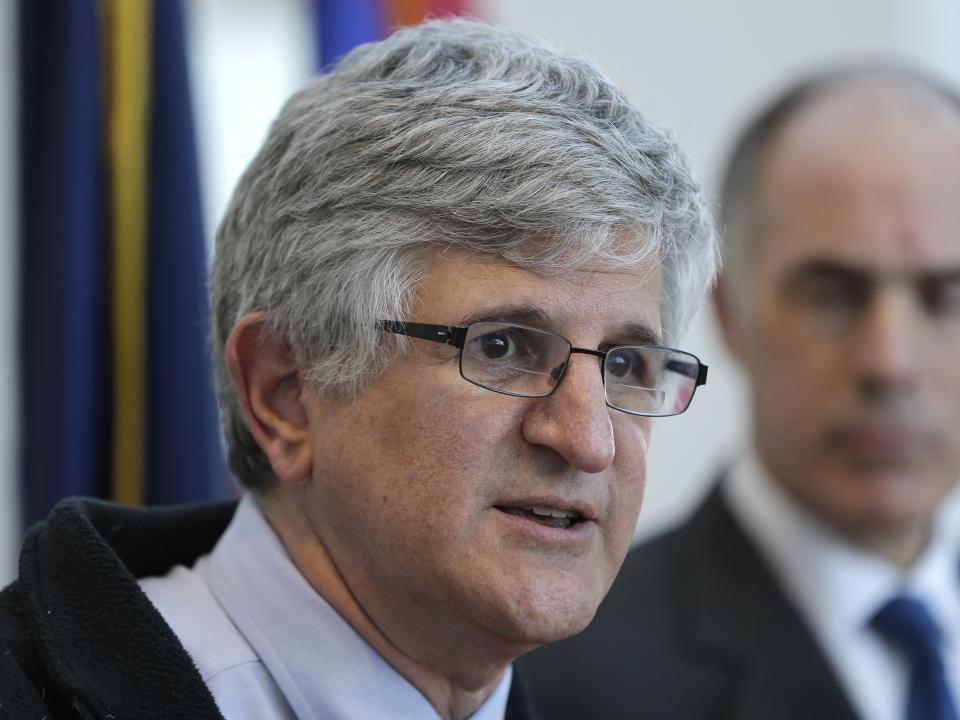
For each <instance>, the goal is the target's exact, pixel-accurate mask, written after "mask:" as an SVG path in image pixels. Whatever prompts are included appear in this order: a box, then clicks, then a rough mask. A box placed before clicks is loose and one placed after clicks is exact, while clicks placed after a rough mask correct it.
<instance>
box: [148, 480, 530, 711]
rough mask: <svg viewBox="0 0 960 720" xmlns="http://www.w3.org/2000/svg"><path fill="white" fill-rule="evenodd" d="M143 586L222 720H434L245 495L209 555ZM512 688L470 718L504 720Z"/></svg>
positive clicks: (499, 690) (507, 678)
mask: <svg viewBox="0 0 960 720" xmlns="http://www.w3.org/2000/svg"><path fill="white" fill-rule="evenodd" d="M140 587H141V588H142V589H143V590H144V592H145V593H146V594H147V597H149V598H150V600H151V602H153V604H154V605H155V606H156V608H157V609H158V610H159V611H160V614H161V615H163V617H164V619H165V620H166V621H167V624H168V625H170V627H171V628H172V629H173V631H174V633H175V634H176V635H177V637H178V638H179V639H180V642H181V643H182V644H183V646H184V647H185V648H186V650H187V652H188V653H189V654H190V656H191V657H192V658H193V661H194V663H195V664H196V666H197V669H198V670H199V671H200V675H201V676H202V677H203V680H204V682H205V683H206V684H207V687H208V688H210V692H211V693H212V694H213V698H214V700H216V702H217V705H218V706H219V708H220V711H221V713H222V714H223V716H224V717H225V718H226V719H227V720H281V719H282V720H290V719H293V718H298V719H299V720H308V719H311V718H315V719H316V720H321V719H322V720H327V719H328V718H329V719H331V720H340V719H344V720H345V719H347V718H350V719H353V718H363V719H367V718H370V719H377V718H398V719H399V718H403V719H404V720H407V719H410V720H419V719H420V718H423V719H425V720H436V719H437V718H438V717H439V715H438V714H437V712H436V710H434V709H433V706H432V705H430V703H429V702H428V701H427V699H426V698H425V697H424V696H423V695H422V694H421V693H420V691H419V690H417V689H416V688H415V687H414V686H413V685H411V684H410V683H409V682H408V681H407V680H406V679H405V678H404V677H403V676H401V675H400V674H399V673H398V672H397V671H396V670H394V669H393V667H392V666H391V665H389V664H388V663H387V662H386V661H385V660H384V659H383V658H382V657H380V655H378V654H377V652H376V651H375V650H374V649H373V648H372V647H370V645H368V644H367V642H366V641H365V640H364V639H363V638H362V637H361V636H360V635H358V634H357V632H356V631H355V630H354V629H353V627H352V626H351V625H350V624H349V623H347V622H346V621H345V620H344V619H343V618H342V617H341V616H340V615H339V614H338V613H337V612H336V611H335V610H334V609H333V608H332V607H331V606H330V605H329V604H328V603H327V601H326V600H324V598H323V597H322V596H321V595H319V594H318V593H317V592H316V591H315V590H314V589H313V588H312V587H311V586H310V585H309V584H308V583H307V581H306V580H305V579H304V578H303V576H302V575H301V574H300V572H299V571H298V570H297V568H296V566H295V565H294V564H293V562H292V561H291V560H290V558H289V556H288V555H287V553H286V551H285V549H284V548H283V546H282V545H281V543H280V541H279V540H278V539H277V537H276V535H275V534H274V532H273V530H272V529H271V528H270V526H269V525H268V524H267V522H266V520H265V519H264V517H263V515H262V513H261V512H260V509H259V508H258V506H257V504H256V503H255V502H254V501H253V499H252V498H251V497H249V496H248V497H246V498H244V499H243V500H242V501H241V502H240V506H239V507H238V508H237V512H236V515H235V516H234V518H233V520H232V521H231V523H230V526H229V527H228V528H227V530H226V532H225V533H224V534H223V536H222V537H221V538H220V540H219V541H218V543H217V545H216V547H215V548H214V550H213V552H212V553H211V554H210V555H207V556H204V557H201V558H200V559H198V560H197V561H196V563H195V564H194V565H193V567H191V568H187V567H184V566H177V567H175V568H173V569H172V570H171V571H170V572H169V573H168V574H167V575H165V576H163V577H154V578H145V579H142V580H141V581H140ZM511 681H512V669H508V670H507V672H505V673H504V677H503V678H502V680H501V681H500V683H499V684H498V685H497V687H496V689H495V690H494V692H493V693H492V694H491V695H490V697H488V698H487V699H486V701H485V702H484V703H483V705H481V707H480V708H479V709H478V710H477V712H476V713H474V714H473V715H472V716H471V717H472V719H473V720H502V718H503V717H504V713H505V711H506V705H507V696H508V695H509V692H510V683H511Z"/></svg>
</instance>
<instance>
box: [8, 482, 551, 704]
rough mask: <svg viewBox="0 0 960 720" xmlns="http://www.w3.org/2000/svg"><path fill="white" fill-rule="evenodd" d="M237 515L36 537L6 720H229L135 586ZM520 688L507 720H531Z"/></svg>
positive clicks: (20, 609) (117, 518) (197, 508)
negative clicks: (181, 719)
mask: <svg viewBox="0 0 960 720" xmlns="http://www.w3.org/2000/svg"><path fill="white" fill-rule="evenodd" d="M234 508H235V504H233V503H221V504H214V505H209V504H208V505H194V506H187V507H179V508H168V509H156V508H154V509H137V508H128V507H122V506H120V505H113V504H111V503H105V502H100V501H97V500H82V499H72V500H66V501H64V502H62V503H60V504H59V505H58V506H57V507H56V508H54V510H53V512H51V513H50V516H49V517H48V518H47V519H46V520H45V521H44V522H42V523H39V524H37V525H35V526H34V527H33V528H31V529H30V531H29V533H28V534H27V537H26V540H25V541H24V544H23V549H22V551H21V553H20V577H19V579H18V580H17V581H16V582H14V583H13V584H12V585H10V586H8V587H7V588H6V589H4V590H3V592H0V720H27V719H31V720H32V719H36V720H40V718H47V720H56V719H59V718H82V719H84V720H107V719H112V720H151V718H156V719H157V720H170V719H171V718H178V719H179V718H189V719H190V720H222V716H221V714H220V712H219V710H218V708H217V706H216V704H215V703H214V701H213V697H212V696H211V695H210V692H209V691H208V690H207V687H206V685H204V683H203V680H202V679H201V677H200V674H199V673H198V672H197V670H196V668H195V667H194V665H193V662H192V661H191V659H190V657H189V656H188V655H187V653H186V651H185V650H184V649H183V646H182V645H181V644H180V641H179V640H178V639H177V637H176V636H175V635H174V633H173V631H172V630H170V628H169V627H168V626H167V624H166V623H165V622H164V620H163V618H162V617H161V616H160V614H159V613H158V612H157V611H156V610H155V609H154V607H153V605H152V604H151V603H150V601H149V600H148V599H147V597H146V595H144V594H143V592H142V591H141V590H140V587H139V585H138V584H137V580H136V578H138V577H144V576H149V575H160V574H164V573H166V572H167V571H168V570H169V569H170V568H172V567H173V566H175V565H177V564H184V565H192V564H193V562H194V561H195V560H196V558H197V557H198V556H200V555H203V554H205V553H208V552H210V551H211V550H212V549H213V546H214V545H215V543H216V541H217V539H218V538H219V537H220V535H221V534H222V533H223V531H224V530H225V529H226V527H227V525H228V523H229V522H230V519H231V517H232V516H233V511H234ZM514 677H515V680H514V683H513V685H512V687H511V688H510V697H509V700H508V703H507V712H506V718H507V720H529V719H530V718H532V713H531V711H530V710H529V708H528V704H527V697H526V695H525V693H524V689H523V686H522V684H521V682H520V680H519V673H518V674H515V676H514Z"/></svg>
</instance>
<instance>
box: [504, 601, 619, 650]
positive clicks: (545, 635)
mask: <svg viewBox="0 0 960 720" xmlns="http://www.w3.org/2000/svg"><path fill="white" fill-rule="evenodd" d="M568 600H572V598H570V599H568ZM599 605H600V602H599V600H597V601H581V602H558V603H556V604H551V605H549V606H541V607H536V608H528V609H527V611H525V612H523V613H522V614H520V615H518V616H514V617H512V618H511V625H512V628H511V631H510V635H511V636H512V637H514V638H515V639H516V640H517V641H518V642H519V643H520V644H522V645H524V646H527V649H528V650H532V649H533V648H535V647H539V646H540V645H547V644H549V643H554V642H558V641H560V640H564V639H565V638H568V637H572V636H573V635H576V634H577V633H579V632H582V631H583V630H585V629H586V628H587V626H588V625H589V624H590V621H591V620H593V616H594V615H596V612H597V608H598V607H599Z"/></svg>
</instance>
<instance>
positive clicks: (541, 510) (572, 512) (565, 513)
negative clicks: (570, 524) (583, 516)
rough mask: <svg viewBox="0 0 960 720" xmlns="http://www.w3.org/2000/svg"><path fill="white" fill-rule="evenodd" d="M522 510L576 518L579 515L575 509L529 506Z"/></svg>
mask: <svg viewBox="0 0 960 720" xmlns="http://www.w3.org/2000/svg"><path fill="white" fill-rule="evenodd" d="M524 510H526V511H528V512H532V513H533V514H534V515H542V516H543V517H555V518H576V517H578V516H579V513H578V512H576V511H575V510H560V509H559V508H549V507H529V508H524Z"/></svg>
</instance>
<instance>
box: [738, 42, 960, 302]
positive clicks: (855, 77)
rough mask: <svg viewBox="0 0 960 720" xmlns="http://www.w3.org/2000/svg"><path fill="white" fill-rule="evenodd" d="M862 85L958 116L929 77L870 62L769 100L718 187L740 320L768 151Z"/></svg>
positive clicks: (959, 102) (819, 76)
mask: <svg viewBox="0 0 960 720" xmlns="http://www.w3.org/2000/svg"><path fill="white" fill-rule="evenodd" d="M864 81H879V82H882V83H884V84H889V85H890V86H891V87H894V88H898V89H900V90H902V91H903V93H904V96H905V99H906V101H908V102H918V97H917V94H918V93H920V94H922V95H923V96H925V98H929V97H930V96H934V97H937V98H939V99H941V100H945V101H946V102H947V104H949V105H952V106H953V107H954V108H956V109H957V110H960V93H958V92H957V90H956V89H955V88H953V87H951V86H950V85H949V84H948V83H947V82H946V81H944V80H942V79H941V78H939V77H937V76H935V75H933V74H932V73H931V72H930V71H928V70H925V69H921V68H919V67H914V66H912V65H906V64H901V63H897V62H891V61H888V60H876V61H869V62H857V63H852V64H850V65H844V66H839V67H835V68H831V69H828V70H825V71H821V72H818V73H814V74H811V75H808V76H806V77H804V78H802V79H800V80H798V81H797V82H795V83H794V84H792V85H791V86H790V87H788V88H787V89H786V90H784V91H782V92H781V93H780V94H779V95H777V96H776V97H775V98H773V99H772V100H771V101H770V102H769V103H768V104H767V105H766V106H765V107H764V108H762V109H761V111H760V112H759V113H757V114H756V115H755V116H754V118H753V119H752V120H751V121H750V122H749V123H748V124H747V125H746V127H745V128H744V129H743V130H742V132H741V133H740V136H739V138H738V139H737V141H736V142H735V143H734V144H733V150H732V151H731V153H730V156H729V158H728V160H727V163H726V168H725V170H724V173H723V178H722V181H721V183H720V217H719V220H720V227H721V228H722V234H723V266H724V272H725V274H727V275H729V276H730V280H731V282H729V283H727V284H728V285H731V286H733V287H732V288H731V290H732V293H731V298H730V299H731V300H732V301H733V303H732V308H733V309H734V310H735V311H737V314H739V315H742V311H743V309H744V304H745V303H746V288H747V286H748V282H747V280H748V273H749V270H750V266H751V259H752V253H753V250H754V249H755V247H756V245H757V243H758V241H759V236H760V235H761V231H760V221H759V217H760V212H759V207H758V206H759V191H760V188H761V187H762V185H763V179H764V178H763V172H764V168H765V163H766V159H767V157H768V155H769V152H770V148H771V147H772V146H773V144H774V143H775V142H776V140H777V138H779V137H780V133H781V131H782V130H783V128H784V127H785V126H786V125H787V122H788V121H789V120H790V119H791V118H793V117H795V116H796V115H797V114H798V113H800V111H801V110H802V109H803V108H804V107H806V106H807V104H808V103H810V102H811V101H812V100H813V99H814V98H816V97H818V96H820V95H821V94H822V93H825V92H826V91H828V90H831V89H833V88H837V87H840V86H844V85H854V84H856V83H860V82H864Z"/></svg>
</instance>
